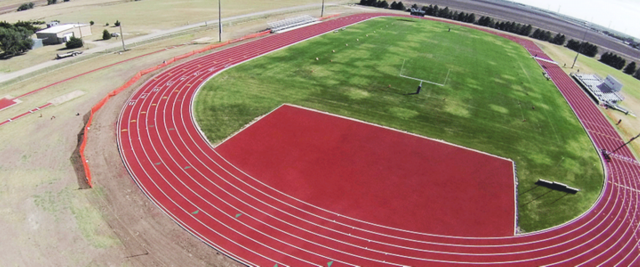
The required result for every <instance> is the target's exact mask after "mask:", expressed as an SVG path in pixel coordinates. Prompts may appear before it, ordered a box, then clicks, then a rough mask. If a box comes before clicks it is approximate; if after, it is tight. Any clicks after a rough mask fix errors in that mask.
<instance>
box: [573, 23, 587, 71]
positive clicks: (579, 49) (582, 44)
mask: <svg viewBox="0 0 640 267" xmlns="http://www.w3.org/2000/svg"><path fill="white" fill-rule="evenodd" d="M588 30H589V27H586V28H585V29H584V36H583V37H582V43H580V48H578V52H577V53H576V58H574V59H573V65H571V68H572V69H573V66H575V65H576V61H577V60H578V55H580V52H582V46H584V40H586V39H587V31H588Z"/></svg>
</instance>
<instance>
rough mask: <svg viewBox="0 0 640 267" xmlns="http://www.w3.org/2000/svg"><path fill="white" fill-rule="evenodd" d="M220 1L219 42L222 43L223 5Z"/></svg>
mask: <svg viewBox="0 0 640 267" xmlns="http://www.w3.org/2000/svg"><path fill="white" fill-rule="evenodd" d="M220 1H221V0H218V42H220V43H222V5H221V4H220Z"/></svg>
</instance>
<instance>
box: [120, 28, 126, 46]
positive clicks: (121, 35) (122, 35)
mask: <svg viewBox="0 0 640 267" xmlns="http://www.w3.org/2000/svg"><path fill="white" fill-rule="evenodd" d="M120 40H122V51H127V48H126V47H125V46H124V34H122V22H121V23H120Z"/></svg>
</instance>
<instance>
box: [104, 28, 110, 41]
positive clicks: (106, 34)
mask: <svg viewBox="0 0 640 267" xmlns="http://www.w3.org/2000/svg"><path fill="white" fill-rule="evenodd" d="M109 39H111V34H110V33H109V31H107V29H104V31H102V40H109Z"/></svg>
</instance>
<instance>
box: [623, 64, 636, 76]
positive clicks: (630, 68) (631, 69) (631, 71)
mask: <svg viewBox="0 0 640 267" xmlns="http://www.w3.org/2000/svg"><path fill="white" fill-rule="evenodd" d="M636 68H637V67H636V63H635V62H631V63H629V65H627V67H626V68H624V71H623V72H624V73H626V74H629V75H633V74H634V73H635V72H636Z"/></svg>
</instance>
